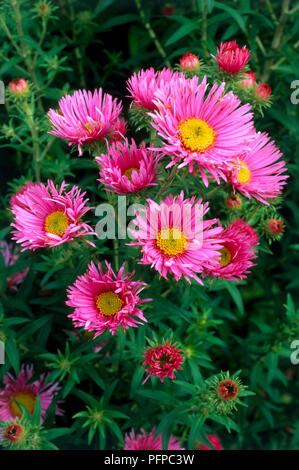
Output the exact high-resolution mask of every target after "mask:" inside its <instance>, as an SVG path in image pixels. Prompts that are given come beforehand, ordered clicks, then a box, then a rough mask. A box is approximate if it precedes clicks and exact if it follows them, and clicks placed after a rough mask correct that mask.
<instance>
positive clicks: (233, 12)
mask: <svg viewBox="0 0 299 470" xmlns="http://www.w3.org/2000/svg"><path fill="white" fill-rule="evenodd" d="M214 6H215V7H216V8H219V9H220V10H224V11H226V12H227V13H228V14H229V15H230V16H231V17H232V18H233V19H234V20H235V21H236V22H237V23H238V25H239V26H240V28H241V30H242V31H243V32H244V33H245V29H246V26H245V21H244V19H243V18H242V16H241V15H240V13H239V12H238V10H237V9H236V8H235V9H234V8H232V7H230V6H228V5H226V4H224V3H220V2H214Z"/></svg>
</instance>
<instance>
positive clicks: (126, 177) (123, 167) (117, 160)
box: [96, 139, 161, 194]
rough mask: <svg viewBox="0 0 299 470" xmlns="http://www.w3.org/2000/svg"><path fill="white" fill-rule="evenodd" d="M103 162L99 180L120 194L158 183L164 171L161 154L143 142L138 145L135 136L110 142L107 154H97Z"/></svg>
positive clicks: (100, 162)
mask: <svg viewBox="0 0 299 470" xmlns="http://www.w3.org/2000/svg"><path fill="white" fill-rule="evenodd" d="M96 161H97V163H98V164H99V165H100V167H101V170H100V178H99V179H98V181H100V182H101V183H102V184H104V185H105V186H107V189H108V191H113V192H116V193H118V194H126V193H134V192H136V191H140V190H141V189H143V188H145V187H147V186H155V185H157V183H156V180H157V177H158V175H159V174H160V173H161V172H158V168H159V155H158V154H157V153H156V152H154V151H152V150H149V149H147V148H146V144H145V142H143V143H142V144H141V145H140V147H139V148H137V146H136V143H135V141H134V140H133V139H132V142H131V144H130V143H129V141H128V140H127V139H126V140H125V141H124V142H117V143H115V144H113V145H110V146H109V148H108V151H107V153H106V154H102V155H101V157H96Z"/></svg>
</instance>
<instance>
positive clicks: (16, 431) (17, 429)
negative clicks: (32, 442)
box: [4, 423, 24, 442]
mask: <svg viewBox="0 0 299 470" xmlns="http://www.w3.org/2000/svg"><path fill="white" fill-rule="evenodd" d="M23 432H24V430H23V427H22V426H21V425H20V424H17V423H15V424H10V425H9V426H7V428H6V429H5V431H4V439H6V440H7V441H11V442H18V441H19V440H20V439H21V438H22V436H23Z"/></svg>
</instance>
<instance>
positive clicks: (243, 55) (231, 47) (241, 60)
mask: <svg viewBox="0 0 299 470" xmlns="http://www.w3.org/2000/svg"><path fill="white" fill-rule="evenodd" d="M250 56H251V53H250V51H249V50H248V49H247V47H246V46H243V47H242V48H241V49H240V48H239V46H238V44H237V43H236V41H229V42H222V43H221V44H220V47H219V48H218V47H217V57H215V56H213V55H212V57H213V59H215V61H216V62H217V65H218V67H219V68H220V69H222V70H224V71H225V72H227V73H230V74H236V73H239V72H240V71H241V70H242V69H243V67H244V66H245V65H246V64H247V62H248V61H249V59H250Z"/></svg>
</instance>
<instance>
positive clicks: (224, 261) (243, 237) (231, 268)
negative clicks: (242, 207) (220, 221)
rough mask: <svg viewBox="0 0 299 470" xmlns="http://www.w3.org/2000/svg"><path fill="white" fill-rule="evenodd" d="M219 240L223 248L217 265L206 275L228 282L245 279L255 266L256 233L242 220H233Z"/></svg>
mask: <svg viewBox="0 0 299 470" xmlns="http://www.w3.org/2000/svg"><path fill="white" fill-rule="evenodd" d="M221 239H222V244H223V247H222V249H221V251H219V258H218V259H219V261H218V264H217V266H216V267H213V268H212V269H211V270H207V272H208V274H210V275H212V276H213V277H219V278H221V279H227V280H229V281H237V280H239V279H245V278H246V277H247V274H248V273H249V269H250V268H252V267H253V266H255V264H254V263H253V262H252V260H253V259H255V258H257V254H256V249H255V246H256V245H258V243H259V237H258V235H257V233H256V231H255V230H254V229H253V228H252V227H251V225H249V224H248V223H247V222H245V221H244V220H243V219H235V220H234V221H233V222H231V223H229V224H228V226H227V227H226V228H225V229H224V230H223V232H222V234H221ZM223 252H224V253H223ZM220 258H221V259H220Z"/></svg>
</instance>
